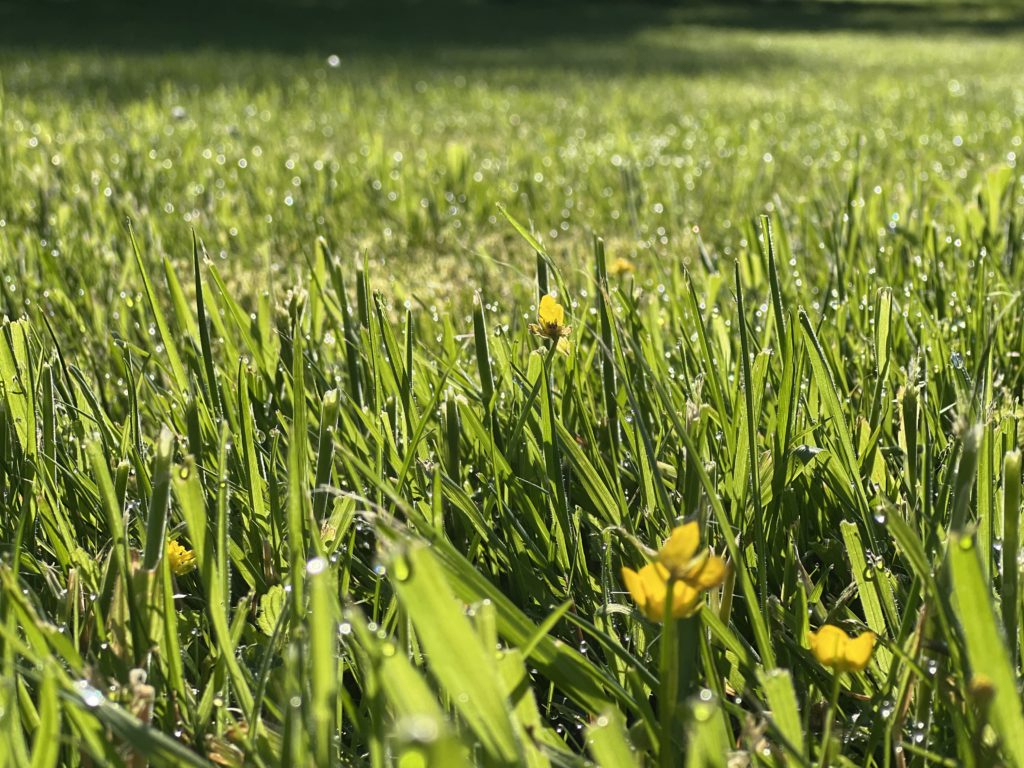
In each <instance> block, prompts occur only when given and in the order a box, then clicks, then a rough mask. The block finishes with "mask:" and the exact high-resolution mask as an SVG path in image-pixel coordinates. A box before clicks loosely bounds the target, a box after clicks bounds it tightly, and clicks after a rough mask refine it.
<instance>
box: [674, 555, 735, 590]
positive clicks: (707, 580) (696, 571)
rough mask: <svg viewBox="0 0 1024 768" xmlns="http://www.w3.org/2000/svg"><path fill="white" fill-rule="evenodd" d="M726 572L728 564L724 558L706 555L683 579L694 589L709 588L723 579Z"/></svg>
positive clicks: (715, 585)
mask: <svg viewBox="0 0 1024 768" xmlns="http://www.w3.org/2000/svg"><path fill="white" fill-rule="evenodd" d="M728 572H729V566H728V564H727V563H726V562H725V560H723V559H722V558H720V557H719V556H718V555H708V557H706V558H705V559H704V560H703V561H701V562H700V564H699V565H698V566H697V567H696V568H693V569H692V570H691V571H690V572H689V573H687V574H686V576H684V577H683V580H684V581H685V582H686V583H687V584H688V585H690V586H691V587H693V588H694V589H711V588H712V587H717V586H718V585H719V584H721V583H722V582H723V581H725V575H726V574H727V573H728Z"/></svg>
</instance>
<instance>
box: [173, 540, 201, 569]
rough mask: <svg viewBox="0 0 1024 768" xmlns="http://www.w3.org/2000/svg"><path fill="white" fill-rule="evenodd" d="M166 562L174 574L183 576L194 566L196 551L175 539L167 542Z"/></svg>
mask: <svg viewBox="0 0 1024 768" xmlns="http://www.w3.org/2000/svg"><path fill="white" fill-rule="evenodd" d="M167 562H168V563H169V564H170V566H171V572H172V573H173V574H174V575H175V576H184V575H185V574H186V573H188V572H189V571H191V570H192V569H193V568H195V567H196V553H195V552H193V551H192V550H191V549H185V548H184V547H183V546H181V544H179V543H178V542H176V541H169V542H167Z"/></svg>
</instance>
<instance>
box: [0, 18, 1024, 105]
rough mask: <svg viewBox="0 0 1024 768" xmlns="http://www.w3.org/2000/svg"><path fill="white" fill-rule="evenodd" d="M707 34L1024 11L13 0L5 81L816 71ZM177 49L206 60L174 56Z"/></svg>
mask: <svg viewBox="0 0 1024 768" xmlns="http://www.w3.org/2000/svg"><path fill="white" fill-rule="evenodd" d="M702 29H707V30H712V31H714V30H721V31H729V30H735V31H741V32H743V31H747V32H757V31H764V32H773V33H777V32H811V33H813V32H824V31H828V30H846V31H855V32H856V31H863V32H866V33H872V34H888V33H893V34H908V33H913V34H927V33H931V34H946V33H950V34H951V33H964V34H978V35H993V36H996V35H1002V34H1011V33H1015V32H1019V31H1021V30H1024V6H1022V5H1020V4H1018V3H1015V2H1013V0H1008V2H1006V3H998V2H997V3H976V4H971V3H969V2H967V3H965V2H959V1H958V0H950V2H941V0H940V1H939V2H935V3H928V2H925V0H921V2H912V1H910V0H894V1H893V2H886V1H885V0H865V1H864V2H861V1H859V0H831V1H829V0H824V1H822V0H765V1H764V2H757V1H756V0H743V1H741V2H728V1H724V2H712V1H710V0H696V1H694V0H686V1H685V2H682V3H680V4H675V3H669V2H663V3H651V4H644V3H637V2H629V1H628V0H622V2H616V1H615V0H607V1H606V2H590V3H586V2H583V0H568V1H567V2H560V1H559V0H547V2H544V1H543V0H529V2H518V1H517V0H504V1H502V0H492V1H491V2H472V1H471V0H464V1H463V2H457V0H441V1H440V2H429V0H422V1H421V2H415V3H410V2H405V3H403V2H394V1H392V0H381V1H380V2H377V3H373V2H367V1H366V0H360V1H359V2H349V3H339V2H330V0H307V1H306V2H296V3H291V2H288V1H287V0H255V2H243V1H242V0H207V2H198V0H182V1H181V2H167V3H155V4H149V3H139V2H128V0H106V2H83V1H81V0H64V2H52V1H51V0H42V1H41V2H31V1H30V0H0V65H2V66H4V67H5V68H10V69H13V70H14V72H13V74H12V76H10V77H5V80H6V81H7V83H8V84H9V85H10V86H11V89H12V91H22V92H35V93H40V92H43V91H57V92H59V93H60V94H61V96H62V98H66V99H68V100H69V101H74V100H77V99H79V98H90V99H91V98H93V97H95V96H96V95H97V94H98V93H103V94H104V95H105V97H106V98H108V99H110V100H111V101H113V102H122V101H127V100H131V99H134V98H137V97H138V96H139V95H140V94H141V93H143V92H146V91H149V90H152V89H153V88H154V87H158V85H159V83H161V82H166V81H174V82H176V83H178V84H180V85H194V86H196V87H199V88H208V87H217V86H220V85H233V84H247V85H254V84H255V85H262V84H266V83H272V82H286V81H289V80H290V79H291V78H293V77H294V76H295V75H296V74H300V75H301V74H307V73H309V72H310V71H311V70H310V64H311V62H310V59H314V60H315V59H319V62H321V63H322V62H323V61H324V59H325V58H326V57H327V56H328V55H331V54H338V55H340V56H341V57H342V60H343V61H344V65H343V71H346V70H347V69H349V68H351V70H352V71H355V72H360V73H362V74H366V73H367V72H369V73H373V74H376V73H378V72H379V71H380V70H381V69H382V68H387V67H389V66H392V65H394V66H395V67H397V68H399V69H400V70H401V71H402V72H403V73H405V74H408V73H413V74H415V73H417V72H419V71H423V72H428V71H434V72H438V71H440V72H446V71H450V72H466V73H474V74H481V75H483V76H490V73H491V72H493V73H494V76H495V77H498V78H500V77H502V76H503V73H504V72H506V71H508V72H515V73H516V77H517V78H519V79H520V80H522V79H523V78H530V77H533V78H536V79H538V80H543V81H551V80H552V78H557V77H558V76H559V75H560V73H563V72H572V73H577V74H583V75H586V76H594V77H610V76H617V75H622V74H627V75H631V74H638V73H651V74H659V73H665V74H672V75H683V76H696V75H700V74H702V73H707V72H714V73H718V74H726V75H728V74H741V75H746V74H749V73H751V72H757V73H764V72H766V71H769V70H775V69H779V68H784V67H794V66H795V67H800V66H805V65H806V62H802V61H794V60H793V59H792V58H791V57H790V56H789V55H788V54H787V53H785V52H784V51H781V50H779V49H778V48H770V47H764V48H761V47H756V46H750V45H745V46H742V47H741V48H740V49H736V48H735V47H734V46H730V45H721V44H714V42H712V44H707V43H706V41H705V39H704V38H703V37H702V34H701V31H700V30H702ZM648 32H658V33H659V34H654V35H651V34H646V33H648ZM677 32H678V34H676V33H677ZM710 37H711V36H709V39H710ZM82 53H87V54H90V55H91V56H90V57H89V58H88V59H83V60H77V59H76V60H74V61H72V62H71V63H70V64H69V65H68V66H67V67H61V66H57V67H55V68H34V67H31V66H29V67H19V64H20V63H22V62H24V63H26V64H28V65H31V64H32V57H33V56H34V55H36V54H42V58H43V60H44V61H48V60H50V59H52V58H53V55H57V56H58V57H59V56H61V55H64V54H66V55H68V56H70V57H75V56H77V55H78V54H82ZM173 53H191V54H193V57H192V58H189V57H188V56H186V57H181V56H174V57H165V56H162V54H173ZM108 56H109V57H111V59H110V60H109V61H108V60H107V59H106V58H105V57H108ZM58 61H59V58H58ZM313 66H319V65H318V64H314V65H313ZM19 70H20V71H21V73H27V74H24V76H23V77H21V76H20V75H19ZM54 73H56V74H54Z"/></svg>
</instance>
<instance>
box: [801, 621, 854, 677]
mask: <svg viewBox="0 0 1024 768" xmlns="http://www.w3.org/2000/svg"><path fill="white" fill-rule="evenodd" d="M848 641H849V637H848V636H847V634H846V633H845V632H843V630H841V629H840V628H839V627H834V626H832V625H831V624H826V625H825V626H823V627H821V629H819V630H818V631H817V632H809V633H808V634H807V644H808V645H809V646H810V647H811V653H813V654H814V658H816V659H817V660H818V663H819V664H821V665H823V666H826V667H834V666H835V665H836V664H837V663H838V662H839V661H840V659H842V647H843V646H845V645H846V643H847V642H848Z"/></svg>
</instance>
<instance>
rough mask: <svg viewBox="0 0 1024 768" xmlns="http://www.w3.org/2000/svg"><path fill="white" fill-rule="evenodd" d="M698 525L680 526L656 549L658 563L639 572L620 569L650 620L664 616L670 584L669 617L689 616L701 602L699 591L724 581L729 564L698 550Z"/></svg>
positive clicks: (638, 603) (634, 596)
mask: <svg viewBox="0 0 1024 768" xmlns="http://www.w3.org/2000/svg"><path fill="white" fill-rule="evenodd" d="M699 548H700V528H699V526H698V525H697V523H696V522H689V523H686V524H685V525H680V526H678V527H677V528H675V529H674V530H673V531H672V535H671V536H669V538H668V541H666V542H665V544H664V546H663V547H662V548H661V550H660V551H659V552H658V558H657V562H654V563H649V564H647V565H645V566H644V567H643V568H641V569H640V570H639V571H634V570H632V569H631V568H623V569H622V580H623V581H624V582H625V583H626V589H628V590H629V593H630V594H631V595H632V596H633V600H634V601H636V604H637V607H638V608H639V609H640V611H641V613H643V614H644V616H646V617H647V618H648V619H650V620H651V621H661V620H662V619H663V618H664V616H665V603H666V600H667V599H668V589H669V585H670V584H671V586H672V609H671V610H672V618H675V619H681V618H685V617H687V616H692V615H693V614H694V613H695V612H696V610H697V608H698V607H699V605H700V599H701V594H702V593H703V592H704V591H705V590H708V589H711V588H712V587H717V586H718V585H719V584H721V583H722V582H723V581H724V580H725V575H726V573H727V571H728V565H726V563H725V561H724V560H723V559H722V558H720V557H718V556H717V555H714V554H712V553H711V551H710V550H707V549H705V550H703V551H702V552H698V550H699Z"/></svg>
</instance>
